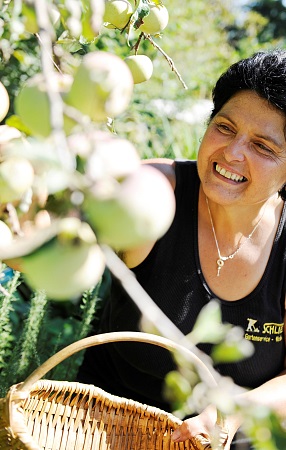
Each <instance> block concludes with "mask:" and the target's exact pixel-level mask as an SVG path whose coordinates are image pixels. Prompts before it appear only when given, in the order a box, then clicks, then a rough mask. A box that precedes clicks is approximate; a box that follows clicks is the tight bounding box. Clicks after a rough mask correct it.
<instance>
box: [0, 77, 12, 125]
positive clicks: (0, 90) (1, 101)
mask: <svg viewBox="0 0 286 450" xmlns="http://www.w3.org/2000/svg"><path fill="white" fill-rule="evenodd" d="M9 106H10V100H9V95H8V92H7V89H6V88H5V86H4V84H2V83H1V81H0V122H2V120H3V119H5V117H6V116H7V113H8V111H9Z"/></svg>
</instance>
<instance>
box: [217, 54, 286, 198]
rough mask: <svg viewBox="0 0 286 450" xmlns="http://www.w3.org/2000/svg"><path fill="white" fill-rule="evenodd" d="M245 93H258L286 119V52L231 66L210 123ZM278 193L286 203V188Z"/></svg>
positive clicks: (220, 85)
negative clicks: (237, 96) (237, 97)
mask: <svg viewBox="0 0 286 450" xmlns="http://www.w3.org/2000/svg"><path fill="white" fill-rule="evenodd" d="M242 90H250V91H255V92H256V93H257V94H258V95H259V96H260V97H262V98H264V99H266V100H267V101H268V102H269V103H270V104H271V105H273V106H274V107H276V108H278V109H279V110H280V111H282V112H283V113H284V114H285V118H286V50H282V49H275V50H271V51H265V52H258V53H255V54H254V55H253V56H251V57H249V58H246V59H242V60H241V61H238V62H236V63H234V64H232V65H231V66H230V67H229V68H228V69H227V70H226V72H224V73H223V74H222V75H221V76H220V78H219V79H218V81H217V83H216V84H215V86H214V88H213V91H212V99H213V104H214V107H213V110H212V112H211V115H210V120H211V119H213V117H214V116H215V115H216V114H217V113H218V112H219V111H220V109H221V108H222V107H223V105H224V104H225V103H226V102H227V101H228V100H229V99H230V98H231V97H232V96H233V95H235V94H236V93H237V92H239V91H242ZM285 178H286V174H285ZM278 193H279V195H280V196H281V197H282V199H283V200H284V201H285V200H286V184H285V185H284V186H283V187H282V188H281V189H280V191H279V192H278Z"/></svg>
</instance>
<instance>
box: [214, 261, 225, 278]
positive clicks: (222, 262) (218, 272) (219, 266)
mask: <svg viewBox="0 0 286 450" xmlns="http://www.w3.org/2000/svg"><path fill="white" fill-rule="evenodd" d="M216 263H217V274H216V276H217V277H219V275H220V269H221V268H222V266H223V265H224V261H223V260H222V259H221V258H219V259H217V261H216Z"/></svg>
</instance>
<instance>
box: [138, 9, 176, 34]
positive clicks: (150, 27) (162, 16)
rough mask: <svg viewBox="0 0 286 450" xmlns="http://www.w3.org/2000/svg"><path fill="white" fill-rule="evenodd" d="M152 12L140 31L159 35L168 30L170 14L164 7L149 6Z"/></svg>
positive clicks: (144, 20) (145, 18)
mask: <svg viewBox="0 0 286 450" xmlns="http://www.w3.org/2000/svg"><path fill="white" fill-rule="evenodd" d="M149 7H150V12H149V14H148V15H147V16H145V17H144V19H143V24H142V25H141V26H140V27H139V31H143V32H144V33H146V34H158V33H161V31H163V30H164V28H166V26H167V25H168V22H169V13H168V10H167V8H166V7H165V6H164V5H155V4H152V5H149Z"/></svg>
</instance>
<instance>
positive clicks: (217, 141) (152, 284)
mask: <svg viewBox="0 0 286 450" xmlns="http://www.w3.org/2000/svg"><path fill="white" fill-rule="evenodd" d="M213 102H214V109H213V111H212V114H211V117H210V121H209V124H208V127H207V130H206V132H205V135H204V137H203V140H202V142H201V146H200V149H199V153H198V158H197V162H195V161H180V162H179V161H171V160H153V161H149V163H151V164H153V165H154V166H155V167H157V168H158V169H159V170H161V171H162V172H163V173H164V174H165V175H166V176H167V177H168V179H169V181H170V183H171V185H172V186H173V187H174V190H175V196H176V216H175V219H174V221H173V224H172V225H171V227H170V229H169V230H168V232H167V233H166V234H165V235H164V236H163V237H162V238H161V239H160V240H159V241H158V242H156V243H154V242H153V243H150V244H149V245H146V246H144V247H142V248H139V249H134V250H133V251H128V252H126V253H125V254H124V255H123V259H124V261H125V263H126V264H127V266H129V267H130V268H131V269H132V270H133V272H134V273H135V275H136V277H137V279H138V281H139V282H140V283H141V285H142V286H143V287H144V289H145V290H146V291H147V293H148V294H149V295H150V296H151V297H152V298H153V300H154V301H155V302H156V303H157V304H158V306H159V307H160V308H161V309H162V310H163V311H164V313H165V314H166V315H167V316H168V317H169V318H171V319H172V321H173V322H174V323H175V324H176V326H177V327H178V328H179V329H180V330H181V331H182V332H183V333H185V334H187V333H189V332H190V331H191V330H192V327H193V326H194V323H195V321H196V318H197V316H198V314H199V312H200V310H201V309H202V307H203V306H205V305H206V304H207V303H208V302H209V301H210V300H211V299H213V298H216V299H218V300H219V302H220V305H221V311H222V319H223V321H224V322H229V323H231V324H233V325H238V326H240V327H242V328H243V329H244V333H245V339H247V340H251V341H252V343H253V345H254V347H255V352H254V354H253V356H251V357H249V358H247V359H245V360H243V361H241V362H240V363H237V364H225V365H221V366H218V367H217V369H218V370H219V371H220V372H221V374H222V375H226V376H231V377H232V378H233V380H234V381H235V382H236V383H237V384H238V385H240V386H243V387H246V388H248V390H247V392H246V393H245V394H243V396H244V397H245V399H246V400H247V401H251V402H252V401H254V402H257V403H258V404H261V405H268V406H270V407H273V408H274V409H275V410H276V411H277V413H278V414H281V415H282V416H283V417H286V412H285V411H286V389H285V385H286V376H285V375H282V374H283V373H285V338H284V323H285V282H286V276H285V275H286V224H285V218H286V210H285V207H284V199H285V198H286V192H285V183H286V132H285V130H286V52H284V51H279V50H276V51H272V52H269V53H263V52H260V53H257V54H256V55H254V56H253V57H251V58H248V59H246V60H243V61H240V62H238V63H236V64H234V65H233V66H231V67H230V68H229V69H228V70H227V72H226V73H225V74H223V75H222V76H221V77H220V79H219V80H218V82H217V84H216V86H215V88H214V90H213ZM139 322H140V314H139V312H138V310H137V308H136V307H135V306H134V305H133V304H132V301H131V300H130V299H128V298H127V296H126V295H125V294H124V293H123V292H122V290H121V291H120V287H119V286H118V285H117V283H116V281H115V282H114V283H113V291H112V293H111V297H110V299H109V300H108V301H107V302H106V305H105V308H104V311H103V314H102V317H101V323H100V327H99V332H108V331H118V330H138V329H140V325H139ZM140 345H141V344H138V346H137V347H136V348H135V349H134V347H132V346H130V345H129V344H126V343H124V344H122V345H119V344H116V345H113V346H109V345H108V346H107V347H105V346H103V347H97V348H93V349H90V350H88V351H87V352H86V355H85V361H84V363H83V366H82V368H81V370H80V373H79V380H80V381H83V382H88V383H94V384H96V385H98V386H101V387H102V388H104V389H106V390H108V391H109V392H112V393H114V394H118V395H122V396H125V397H126V396H128V397H130V398H133V399H135V400H138V401H141V402H145V403H148V404H151V405H154V406H159V407H162V408H163V409H168V408H169V407H168V404H167V403H166V401H165V400H164V397H163V393H162V392H163V391H162V382H163V381H162V380H163V379H164V376H165V374H166V373H167V372H168V370H170V368H171V362H170V361H169V360H168V356H167V355H166V354H165V353H164V351H163V350H160V351H158V350H153V349H152V350H150V349H149V347H148V349H146V348H145V347H144V346H143V345H142V346H140ZM201 348H202V349H203V350H204V351H206V352H209V351H210V347H209V346H207V345H204V346H201ZM266 362H267V363H266ZM101 374H104V375H103V376H102V375H101ZM279 375H282V376H279ZM215 422H216V410H215V409H214V408H213V407H212V405H210V406H209V407H208V408H206V409H205V410H204V411H203V412H202V413H201V414H199V415H198V416H196V417H192V418H190V419H187V420H185V421H184V422H183V424H182V426H181V427H180V428H179V429H178V430H176V431H175V433H174V435H173V439H174V440H175V441H177V442H179V441H182V440H185V439H187V438H190V437H194V436H198V435H204V436H205V437H206V438H207V439H208V438H209V436H210V433H211V432H212V429H213V427H214V425H215ZM226 425H227V428H228V439H227V442H226V444H225V449H229V448H230V445H231V441H232V439H233V437H234V435H235V433H236V431H237V429H238V428H239V427H240V425H241V419H240V418H239V417H235V416H233V417H228V418H227V420H226Z"/></svg>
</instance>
